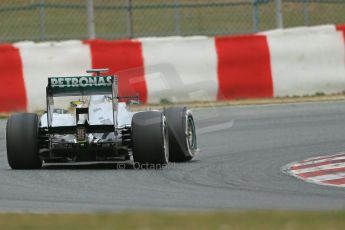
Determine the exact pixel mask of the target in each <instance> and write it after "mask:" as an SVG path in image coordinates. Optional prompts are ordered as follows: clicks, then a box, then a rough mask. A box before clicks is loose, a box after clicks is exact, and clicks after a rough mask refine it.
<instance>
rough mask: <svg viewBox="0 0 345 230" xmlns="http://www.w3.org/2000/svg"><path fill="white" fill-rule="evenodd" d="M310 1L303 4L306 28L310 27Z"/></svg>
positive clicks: (305, 0)
mask: <svg viewBox="0 0 345 230" xmlns="http://www.w3.org/2000/svg"><path fill="white" fill-rule="evenodd" d="M308 3H309V0H304V2H303V21H304V25H305V26H309V11H308Z"/></svg>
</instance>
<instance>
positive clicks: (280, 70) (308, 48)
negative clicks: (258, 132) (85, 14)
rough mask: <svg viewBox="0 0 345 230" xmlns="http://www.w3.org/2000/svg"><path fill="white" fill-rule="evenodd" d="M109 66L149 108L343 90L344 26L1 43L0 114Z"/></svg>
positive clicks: (31, 104) (40, 104)
mask: <svg viewBox="0 0 345 230" xmlns="http://www.w3.org/2000/svg"><path fill="white" fill-rule="evenodd" d="M90 68H110V72H111V74H116V75H118V77H119V84H120V85H119V94H120V95H123V96H125V95H133V94H139V96H140V98H141V100H143V101H144V102H148V103H155V102H159V101H160V100H162V99H167V100H170V101H176V102H177V101H178V102H181V101H217V100H228V99H238V98H268V97H276V96H293V95H298V96H303V95H312V94H315V93H318V92H322V93H338V92H343V91H345V26H341V25H339V26H334V25H326V26H318V27H302V28H293V29H285V30H274V31H267V32H263V33H260V34H256V35H244V36H222V37H204V36H195V37H166V38H142V39H135V40H121V41H103V40H92V41H62V42H42V43H33V42H20V43H15V44H0V81H1V83H0V112H8V111H23V110H24V111H25V110H27V111H35V110H42V109H44V107H45V87H46V85H47V78H48V77H51V76H69V75H83V74H85V70H86V69H90Z"/></svg>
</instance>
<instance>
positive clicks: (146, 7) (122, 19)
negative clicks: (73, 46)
mask: <svg viewBox="0 0 345 230" xmlns="http://www.w3.org/2000/svg"><path fill="white" fill-rule="evenodd" d="M40 1H41V0H30V1H29V0H26V1H23V0H1V3H0V22H1V23H0V41H8V42H12V41H20V40H40V39H43V40H63V39H85V38H87V37H88V35H87V17H86V6H85V2H86V1H85V0H44V1H45V4H46V5H44V7H41V6H43V5H40ZM175 1H176V0H132V25H133V36H134V37H140V36H166V35H176V34H180V35H195V34H197V35H203V34H205V35H214V34H239V33H240V34H242V33H252V32H254V28H255V26H254V17H253V12H254V11H255V9H256V12H257V13H258V17H257V19H258V24H257V25H258V29H259V30H268V29H274V28H275V12H274V9H275V4H274V2H273V1H268V3H261V4H258V5H257V8H255V7H254V5H253V4H251V1H249V0H213V1H209V0H177V1H178V2H180V4H181V5H180V7H175V5H174V2H175ZM291 1H292V0H284V1H283V13H284V25H285V27H294V26H302V25H304V24H305V22H307V23H308V25H319V24H327V23H332V24H341V23H345V2H342V1H338V3H332V1H333V2H334V1H335V0H331V1H326V0H323V3H320V1H312V0H309V2H310V3H309V4H307V5H306V4H304V3H303V2H296V1H294V2H291ZM94 2H95V8H96V10H95V25H96V33H97V37H98V38H103V39H119V38H126V37H128V36H129V33H128V31H127V21H128V9H127V8H126V6H127V5H126V0H117V1H114V0H94ZM266 2H267V1H266ZM321 2H322V1H321ZM304 6H307V11H304ZM41 10H42V11H41ZM40 12H41V13H42V12H44V20H43V21H44V24H42V25H43V27H40V15H41V14H40ZM306 12H307V14H305V13H306ZM176 15H178V19H177V21H179V23H178V26H177V24H176V23H175V21H176ZM305 15H308V16H307V17H305ZM41 16H42V15H41ZM40 28H44V30H41V29H40Z"/></svg>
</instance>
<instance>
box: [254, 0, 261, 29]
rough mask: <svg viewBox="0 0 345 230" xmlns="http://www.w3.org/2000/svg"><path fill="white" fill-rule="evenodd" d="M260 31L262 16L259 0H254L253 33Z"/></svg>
mask: <svg viewBox="0 0 345 230" xmlns="http://www.w3.org/2000/svg"><path fill="white" fill-rule="evenodd" d="M259 30H260V16H259V6H258V2H257V0H253V32H254V33H257V32H259Z"/></svg>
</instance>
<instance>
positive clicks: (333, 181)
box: [282, 152, 345, 188]
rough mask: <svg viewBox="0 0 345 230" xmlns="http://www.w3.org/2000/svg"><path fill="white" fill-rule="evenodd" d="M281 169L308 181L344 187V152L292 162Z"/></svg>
mask: <svg viewBox="0 0 345 230" xmlns="http://www.w3.org/2000/svg"><path fill="white" fill-rule="evenodd" d="M282 171H283V172H285V173H287V174H289V175H291V176H294V177H296V178H299V179H301V180H303V181H306V182H309V183H315V184H320V185H328V186H337V187H344V188H345V152H340V153H335V154H328V155H324V156H318V157H312V158H308V159H305V160H303V161H300V162H292V163H290V164H288V165H285V166H284V167H283V168H282Z"/></svg>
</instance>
